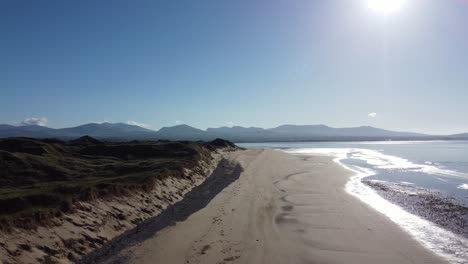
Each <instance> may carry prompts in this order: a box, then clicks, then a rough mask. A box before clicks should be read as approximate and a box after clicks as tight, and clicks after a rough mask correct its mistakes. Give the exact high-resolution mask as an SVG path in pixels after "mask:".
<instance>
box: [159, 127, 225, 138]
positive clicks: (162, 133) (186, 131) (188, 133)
mask: <svg viewBox="0 0 468 264" xmlns="http://www.w3.org/2000/svg"><path fill="white" fill-rule="evenodd" d="M155 138H157V139H166V140H212V139H214V138H216V137H215V136H214V135H210V133H208V132H206V131H203V130H201V129H198V128H194V127H191V126H188V125H177V126H173V127H163V128H161V129H160V130H159V131H158V132H156V135H155Z"/></svg>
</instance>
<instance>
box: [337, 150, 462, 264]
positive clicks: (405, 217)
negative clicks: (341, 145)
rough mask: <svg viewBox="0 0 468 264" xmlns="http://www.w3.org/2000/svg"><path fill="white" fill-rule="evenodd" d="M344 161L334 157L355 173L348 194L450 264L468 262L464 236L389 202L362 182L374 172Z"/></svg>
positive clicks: (347, 188) (374, 189)
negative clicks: (383, 216) (389, 220)
mask: <svg viewBox="0 0 468 264" xmlns="http://www.w3.org/2000/svg"><path fill="white" fill-rule="evenodd" d="M342 159H343V158H342V157H335V158H334V159H333V161H334V162H336V163H337V164H339V165H340V166H342V167H343V168H345V169H347V170H349V171H352V172H354V173H355V175H353V176H352V177H351V178H350V180H349V181H348V182H347V183H346V191H347V192H348V193H349V194H350V195H353V196H355V197H357V198H358V199H359V200H361V201H362V202H363V203H365V204H367V205H368V206H370V207H372V208H373V209H375V210H376V211H378V212H380V213H382V214H383V215H385V216H386V217H388V218H389V219H391V221H393V222H394V223H395V224H397V225H398V226H399V227H401V228H402V229H403V230H404V231H405V232H406V233H407V234H408V235H410V236H412V237H413V238H415V239H416V240H417V241H418V242H419V243H420V244H421V245H422V246H423V247H425V248H426V249H428V250H430V251H431V252H433V253H434V254H437V255H438V256H440V257H441V258H443V259H445V260H447V261H449V262H450V263H459V264H463V263H466V261H467V260H468V253H467V252H466V249H467V248H468V240H467V239H466V238H465V237H463V236H461V235H459V234H456V233H453V232H451V231H450V230H446V229H444V228H442V227H440V226H439V225H437V224H436V223H434V222H432V221H430V220H427V219H426V218H424V217H423V216H421V215H419V214H413V213H414V212H407V211H406V209H405V208H403V207H402V206H401V205H399V204H398V203H395V201H392V200H387V199H386V197H384V196H382V195H381V193H380V192H379V191H378V190H377V189H376V188H373V187H372V186H371V185H369V184H366V183H365V182H363V181H364V180H365V179H366V178H367V177H369V176H373V175H374V172H371V171H368V170H364V171H359V170H357V169H353V168H351V167H350V166H348V165H346V164H344V163H343V162H341V160H342ZM363 169H364V168H363Z"/></svg>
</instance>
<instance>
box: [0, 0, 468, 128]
mask: <svg viewBox="0 0 468 264" xmlns="http://www.w3.org/2000/svg"><path fill="white" fill-rule="evenodd" d="M368 1H369V0H349V1H342V0H259V1H253V0H249V1H247V0H236V1H220V0H211V1H202V0H200V1H189V0H185V1H182V0H180V1H163V0H161V1H150V0H135V1H128V0H113V1H110V0H109V1H104V0H93V1H89V0H82V1H66V0H56V1H54V0H47V1H46V0H34V1H33V0H30V1H26V0H21V1H17V0H4V1H1V2H0V33H1V36H2V37H1V41H0V58H1V59H0V89H1V91H0V92H1V96H0V123H9V124H18V123H20V122H21V121H23V120H25V119H27V118H33V117H35V118H47V120H48V124H47V125H48V126H51V127H68V126H75V125H79V124H83V123H88V122H102V121H109V122H127V121H133V122H138V123H142V124H147V125H149V126H150V127H151V128H153V129H158V128H160V127H162V126H172V125H175V124H176V123H187V124H190V125H192V126H196V127H199V128H206V127H217V126H223V125H226V124H228V125H231V124H235V125H242V126H260V127H274V126H277V125H280V124H285V123H290V124H291V123H292V124H328V125H331V126H336V127H348V126H359V125H372V126H377V127H381V128H387V129H394V130H410V131H417V132H427V133H457V132H467V131H468V119H467V118H466V117H467V116H468V103H467V102H466V101H467V99H468V26H467V25H468V2H467V1H464V0H407V1H406V3H405V4H404V6H403V7H402V8H401V9H400V10H398V11H394V12H391V13H383V12H378V11H376V10H372V9H370V8H369V6H368V3H367V2H368ZM370 113H376V115H375V116H373V117H371V116H369V114H370Z"/></svg>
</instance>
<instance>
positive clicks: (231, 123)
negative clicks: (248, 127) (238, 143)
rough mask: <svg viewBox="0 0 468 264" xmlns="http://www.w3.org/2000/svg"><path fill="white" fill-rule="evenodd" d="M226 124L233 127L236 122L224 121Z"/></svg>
mask: <svg viewBox="0 0 468 264" xmlns="http://www.w3.org/2000/svg"><path fill="white" fill-rule="evenodd" d="M224 125H225V126H228V127H232V126H234V122H232V121H229V122H226V123H224Z"/></svg>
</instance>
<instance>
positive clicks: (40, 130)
mask: <svg viewBox="0 0 468 264" xmlns="http://www.w3.org/2000/svg"><path fill="white" fill-rule="evenodd" d="M86 135H88V136H91V137H94V138H98V139H100V140H119V141H125V140H160V139H164V140H193V141H197V140H204V141H210V140H213V139H215V138H224V139H227V140H230V141H234V142H267V141H271V142H274V141H276V142H278V141H362V140H431V139H468V133H467V134H458V135H451V136H450V135H449V136H434V135H425V134H420V133H412V132H396V131H390V130H385V129H380V128H375V127H370V126H360V127H350V128H334V127H329V126H326V125H282V126H278V127H275V128H269V129H264V128H259V127H241V126H234V127H219V128H208V129H207V130H201V129H197V128H194V127H191V126H188V125H177V126H173V127H163V128H161V129H160V130H159V131H154V130H151V129H146V128H143V127H139V126H135V125H129V124H124V123H102V124H97V123H91V124H85V125H81V126H77V127H71V128H61V129H53V128H48V127H44V126H11V125H0V137H32V138H59V139H67V140H68V139H76V138H79V137H83V136H86Z"/></svg>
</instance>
